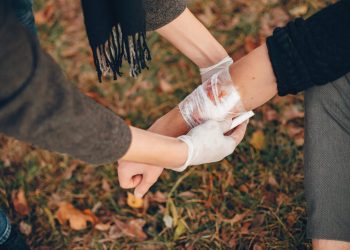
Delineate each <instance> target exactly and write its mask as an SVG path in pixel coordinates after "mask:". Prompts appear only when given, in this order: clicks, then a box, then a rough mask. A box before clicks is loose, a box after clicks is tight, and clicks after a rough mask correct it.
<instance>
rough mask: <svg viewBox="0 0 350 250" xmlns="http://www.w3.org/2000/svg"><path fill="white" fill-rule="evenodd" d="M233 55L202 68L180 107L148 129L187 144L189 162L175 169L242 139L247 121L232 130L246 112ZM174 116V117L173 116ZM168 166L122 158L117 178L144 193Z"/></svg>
mask: <svg viewBox="0 0 350 250" xmlns="http://www.w3.org/2000/svg"><path fill="white" fill-rule="evenodd" d="M232 63H233V61H232V59H231V58H230V57H226V58H224V59H223V60H222V61H220V62H219V63H218V64H216V65H213V66H211V67H209V68H205V69H200V72H201V76H202V84H201V85H200V86H198V87H197V88H196V89H195V90H194V91H193V92H192V93H191V94H190V95H189V96H187V97H186V98H185V99H184V100H183V101H182V102H181V103H180V104H179V107H178V108H176V109H174V110H173V111H171V112H170V113H168V114H166V115H165V116H164V117H163V118H161V119H159V120H157V121H156V123H155V124H154V125H152V127H151V128H150V129H149V130H150V131H152V132H155V133H160V134H163V135H168V136H174V137H175V136H178V139H179V140H181V141H182V142H183V143H185V144H186V145H187V152H188V157H187V160H186V162H184V163H183V165H182V166H179V167H178V168H173V169H172V170H175V171H184V170H185V169H186V168H187V167H188V166H191V165H200V164H205V163H212V162H217V161H220V160H222V159H224V158H225V157H226V156H228V155H230V154H232V153H233V151H234V150H235V148H236V147H237V145H238V144H239V143H240V142H241V141H242V139H243V137H244V134H245V131H246V128H247V124H248V122H244V123H243V124H241V125H239V126H238V127H237V128H235V129H234V130H233V131H229V130H230V126H231V121H232V118H234V117H237V116H239V115H240V114H242V113H244V112H246V110H245V109H244V107H243V104H242V102H241V98H240V95H239V92H238V90H237V89H236V88H235V86H234V83H233V82H232V79H231V75H230V72H229V67H230V65H231V64H232ZM176 116H177V117H179V116H181V118H180V119H175V117H176ZM171 118H174V119H171ZM171 121H173V122H174V123H176V121H178V122H180V123H181V122H182V127H186V128H187V130H188V129H191V130H190V131H189V132H188V133H187V134H186V135H182V134H183V133H184V132H187V131H186V129H183V130H182V131H181V126H176V124H175V126H167V125H169V122H171ZM164 168H167V167H166V166H165V167H160V166H151V165H147V164H139V163H133V162H126V161H121V162H119V166H118V178H119V182H120V185H121V187H122V188H126V189H131V188H135V190H134V195H135V196H136V197H138V198H141V197H143V196H144V195H145V194H146V193H147V191H148V190H149V188H150V187H151V186H152V185H153V184H154V183H155V182H156V181H157V179H158V178H159V176H160V175H161V173H162V171H163V169H164Z"/></svg>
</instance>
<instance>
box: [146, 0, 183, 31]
mask: <svg viewBox="0 0 350 250" xmlns="http://www.w3.org/2000/svg"><path fill="white" fill-rule="evenodd" d="M144 6H145V11H146V29H147V30H148V31H150V30H156V29H159V28H161V27H163V26H164V25H166V24H168V23H170V22H171V21H173V20H174V19H176V18H177V17H178V16H179V15H180V14H182V13H183V12H184V11H185V9H186V0H144Z"/></svg>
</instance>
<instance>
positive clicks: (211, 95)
mask: <svg viewBox="0 0 350 250" xmlns="http://www.w3.org/2000/svg"><path fill="white" fill-rule="evenodd" d="M219 91H220V92H219V96H218V98H219V100H220V101H221V100H222V99H223V98H224V97H226V96H227V92H226V91H225V90H219ZM206 92H207V96H208V98H209V99H210V100H211V101H212V102H213V103H215V97H214V93H213V90H212V85H211V83H209V84H208V85H207V86H206Z"/></svg>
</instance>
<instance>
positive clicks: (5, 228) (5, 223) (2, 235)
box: [0, 210, 11, 245]
mask: <svg viewBox="0 0 350 250" xmlns="http://www.w3.org/2000/svg"><path fill="white" fill-rule="evenodd" d="M10 233H11V224H10V221H9V219H8V218H7V216H6V214H5V213H4V212H3V211H2V210H0V245H2V244H4V243H5V241H6V240H7V239H8V238H9V236H10Z"/></svg>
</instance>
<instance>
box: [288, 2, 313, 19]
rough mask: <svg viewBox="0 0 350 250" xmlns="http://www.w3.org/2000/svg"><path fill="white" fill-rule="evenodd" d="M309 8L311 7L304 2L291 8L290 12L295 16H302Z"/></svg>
mask: <svg viewBox="0 0 350 250" xmlns="http://www.w3.org/2000/svg"><path fill="white" fill-rule="evenodd" d="M308 9H309V7H308V6H307V5H306V4H302V5H299V6H296V7H294V8H293V9H291V10H289V13H290V14H292V15H293V16H295V17H300V16H302V15H305V14H306V13H307V11H308Z"/></svg>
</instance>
